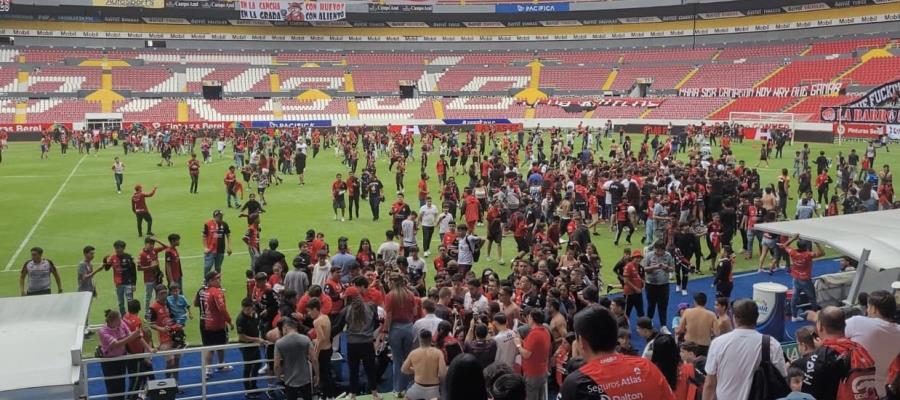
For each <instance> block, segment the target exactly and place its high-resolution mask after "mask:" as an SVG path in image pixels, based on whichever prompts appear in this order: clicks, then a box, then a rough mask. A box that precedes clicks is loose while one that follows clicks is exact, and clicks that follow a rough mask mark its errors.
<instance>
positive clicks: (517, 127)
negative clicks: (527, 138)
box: [475, 123, 524, 133]
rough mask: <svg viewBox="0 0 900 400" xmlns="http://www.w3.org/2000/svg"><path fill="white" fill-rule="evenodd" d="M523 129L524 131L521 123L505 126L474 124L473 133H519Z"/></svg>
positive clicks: (502, 124) (503, 124)
mask: <svg viewBox="0 0 900 400" xmlns="http://www.w3.org/2000/svg"><path fill="white" fill-rule="evenodd" d="M523 129H524V128H523V125H522V124H521V123H519V124H513V123H509V124H505V123H500V124H475V132H476V133H481V132H491V131H493V132H506V131H509V132H519V131H521V130H523Z"/></svg>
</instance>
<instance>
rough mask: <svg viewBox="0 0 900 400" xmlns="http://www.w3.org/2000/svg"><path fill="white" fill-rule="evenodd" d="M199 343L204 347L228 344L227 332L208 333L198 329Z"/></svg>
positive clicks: (201, 328)
mask: <svg viewBox="0 0 900 400" xmlns="http://www.w3.org/2000/svg"><path fill="white" fill-rule="evenodd" d="M200 341H201V342H202V343H203V345H204V346H216V345H222V344H228V331H227V330H224V329H223V330H221V331H208V330H206V329H203V327H202V326H201V327H200Z"/></svg>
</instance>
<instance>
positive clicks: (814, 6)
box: [781, 3, 831, 13]
mask: <svg viewBox="0 0 900 400" xmlns="http://www.w3.org/2000/svg"><path fill="white" fill-rule="evenodd" d="M781 8H782V9H783V10H784V11H785V12H789V13H793V12H804V11H816V10H827V9H829V8H831V7H829V6H828V4H825V3H810V4H797V5H793V6H784V7H781Z"/></svg>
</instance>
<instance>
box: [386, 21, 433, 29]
mask: <svg viewBox="0 0 900 400" xmlns="http://www.w3.org/2000/svg"><path fill="white" fill-rule="evenodd" d="M387 26H389V27H391V28H427V27H428V24H426V23H424V22H388V23H387Z"/></svg>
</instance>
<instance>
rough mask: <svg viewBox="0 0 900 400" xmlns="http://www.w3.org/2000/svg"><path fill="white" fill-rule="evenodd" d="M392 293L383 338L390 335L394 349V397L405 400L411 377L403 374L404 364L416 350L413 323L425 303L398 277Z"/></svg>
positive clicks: (393, 281) (392, 349) (386, 311)
mask: <svg viewBox="0 0 900 400" xmlns="http://www.w3.org/2000/svg"><path fill="white" fill-rule="evenodd" d="M390 285H391V290H390V291H389V292H388V294H387V296H385V300H384V312H385V317H384V326H383V327H382V329H381V334H382V335H384V334H387V337H388V344H389V345H390V346H391V356H392V358H393V368H394V371H393V372H394V393H397V394H398V396H397V397H403V393H405V392H406V389H407V388H408V387H409V385H410V384H411V383H410V376H409V375H406V374H404V373H403V372H402V367H403V363H404V362H405V361H406V357H407V356H409V352H411V351H412V349H413V341H414V339H415V335H414V334H413V328H412V327H413V323H414V322H416V320H417V319H419V318H420V317H421V316H422V315H423V313H422V307H421V303H420V300H419V298H418V297H416V295H415V293H413V291H412V290H410V289H409V287H408V285H407V282H406V279H405V278H404V277H403V276H400V275H396V276H394V277H392V279H391V283H390Z"/></svg>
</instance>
